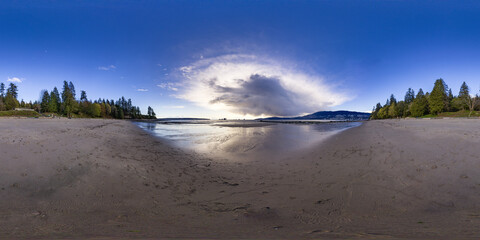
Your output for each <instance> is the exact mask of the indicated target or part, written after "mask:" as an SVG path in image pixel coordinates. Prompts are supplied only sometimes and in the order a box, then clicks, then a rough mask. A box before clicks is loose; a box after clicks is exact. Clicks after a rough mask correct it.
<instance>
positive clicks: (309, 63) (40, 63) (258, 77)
mask: <svg viewBox="0 0 480 240" xmlns="http://www.w3.org/2000/svg"><path fill="white" fill-rule="evenodd" d="M479 43H480V2H478V1H282V0H275V1H273V0H272V1H258V0H257V1H248V0H247V1H223V0H222V1H181V0H178V1H142V0H136V1H121V0H119V1H110V0H109V1H100V0H99V1H42V0H36V1H20V0H17V1H8V0H7V1H1V2H0V82H3V83H6V84H9V83H10V82H14V83H15V84H17V85H18V89H19V99H24V100H26V101H30V100H32V101H35V100H39V99H40V92H41V91H42V90H43V89H47V90H52V89H53V87H55V86H56V87H58V88H59V90H60V91H61V87H62V85H63V81H65V80H66V81H71V82H73V84H74V85H75V88H76V90H77V92H79V91H80V90H85V91H86V92H87V97H88V98H89V99H98V98H106V99H118V98H120V97H121V96H125V97H126V98H131V99H132V101H133V104H134V105H137V106H140V109H141V110H142V112H143V113H146V110H147V107H148V106H152V107H153V109H154V110H155V112H156V113H157V117H207V118H223V117H227V118H240V119H242V118H255V117H264V116H294V115H302V114H306V113H312V112H316V111H321V110H352V111H363V112H367V111H371V110H372V107H373V106H374V105H375V104H376V103H377V102H381V103H382V104H383V103H385V101H386V99H387V98H389V96H390V94H394V95H395V96H396V97H397V99H399V100H400V99H403V97H404V95H405V92H406V91H407V89H408V88H410V87H411V88H413V89H414V90H415V92H417V91H418V89H419V88H422V89H423V90H424V91H425V92H427V91H431V89H432V88H433V83H434V81H435V80H436V79H438V78H443V79H444V80H445V82H446V83H447V84H448V86H449V87H450V88H452V91H453V93H454V94H458V91H459V88H460V85H461V84H462V82H463V81H466V82H467V84H468V85H469V86H470V89H471V92H479V90H480V57H479V56H480V44H479ZM77 95H79V94H77ZM77 97H79V96H77Z"/></svg>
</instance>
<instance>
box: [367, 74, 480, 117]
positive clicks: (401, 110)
mask: <svg viewBox="0 0 480 240" xmlns="http://www.w3.org/2000/svg"><path fill="white" fill-rule="evenodd" d="M479 103H480V97H479V96H478V94H476V95H475V96H471V95H470V89H469V87H468V85H467V84H466V83H465V82H463V84H462V86H461V87H460V91H459V93H458V95H456V96H454V95H453V93H452V89H451V88H448V85H447V84H446V83H445V81H443V79H441V78H440V79H437V80H436V81H435V84H434V86H433V89H432V91H431V92H426V93H424V92H423V90H422V89H421V88H420V89H419V90H418V92H417V94H416V95H415V92H414V91H413V89H411V88H409V89H408V90H407V92H406V93H405V97H404V100H403V101H397V99H395V96H394V95H393V94H392V95H390V98H389V99H387V101H386V103H385V105H383V106H382V105H381V104H380V103H377V105H376V106H375V107H374V108H373V110H372V115H371V117H370V118H371V119H387V118H405V117H422V116H425V115H428V114H431V115H438V114H440V113H442V112H458V111H469V114H468V116H471V114H472V113H473V111H475V110H480V109H479Z"/></svg>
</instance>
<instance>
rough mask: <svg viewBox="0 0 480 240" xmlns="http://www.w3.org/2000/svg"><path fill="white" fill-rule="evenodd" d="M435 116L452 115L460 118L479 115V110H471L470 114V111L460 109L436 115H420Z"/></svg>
mask: <svg viewBox="0 0 480 240" xmlns="http://www.w3.org/2000/svg"><path fill="white" fill-rule="evenodd" d="M435 117H453V118H454V117H459V118H462V117H480V111H473V112H472V114H471V115H470V111H465V110H461V111H458V112H443V113H439V114H437V115H433V114H428V115H424V116H422V118H435Z"/></svg>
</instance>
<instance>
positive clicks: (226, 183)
mask: <svg viewBox="0 0 480 240" xmlns="http://www.w3.org/2000/svg"><path fill="white" fill-rule="evenodd" d="M223 184H225V185H228V186H232V187H235V186H238V183H229V182H223Z"/></svg>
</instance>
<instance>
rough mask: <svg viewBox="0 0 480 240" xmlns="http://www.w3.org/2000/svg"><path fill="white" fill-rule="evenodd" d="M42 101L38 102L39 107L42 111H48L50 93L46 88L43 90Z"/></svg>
mask: <svg viewBox="0 0 480 240" xmlns="http://www.w3.org/2000/svg"><path fill="white" fill-rule="evenodd" d="M42 95H43V96H42V102H41V103H40V109H41V111H42V112H48V111H49V110H50V108H49V106H50V100H51V98H50V95H49V94H48V91H47V90H43V94H42Z"/></svg>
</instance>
